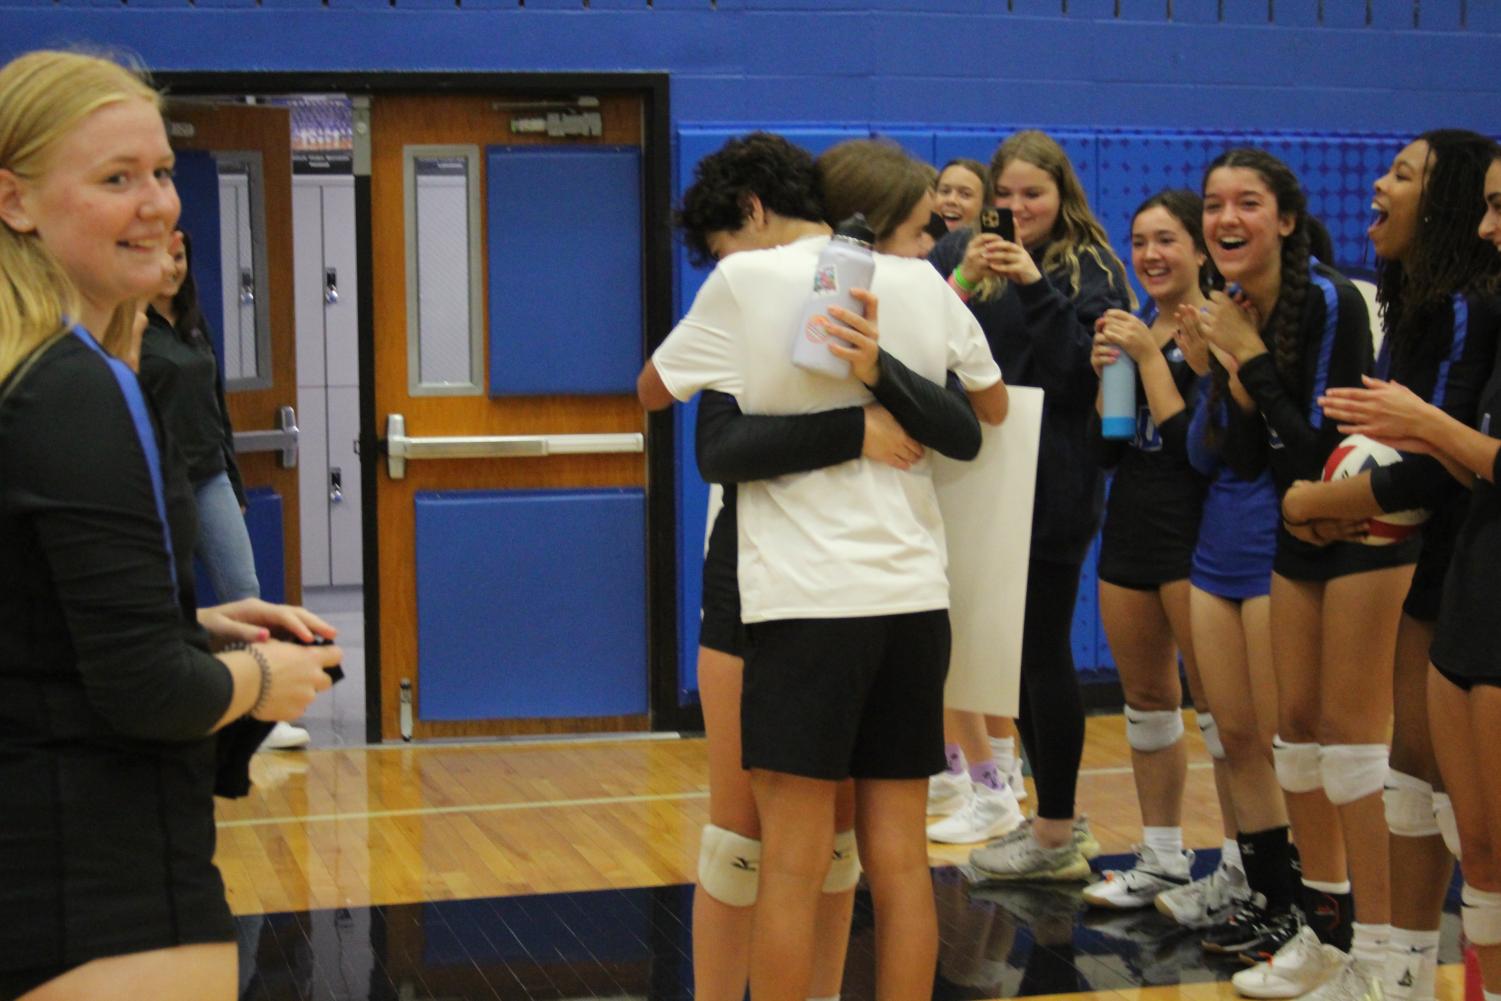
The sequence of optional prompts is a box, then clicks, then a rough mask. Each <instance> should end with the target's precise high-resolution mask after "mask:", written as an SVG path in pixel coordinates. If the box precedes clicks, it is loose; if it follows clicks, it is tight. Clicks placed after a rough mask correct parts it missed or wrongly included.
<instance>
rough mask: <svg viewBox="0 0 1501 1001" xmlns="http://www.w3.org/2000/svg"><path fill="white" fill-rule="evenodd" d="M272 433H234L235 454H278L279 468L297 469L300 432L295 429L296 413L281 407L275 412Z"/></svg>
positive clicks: (288, 408)
mask: <svg viewBox="0 0 1501 1001" xmlns="http://www.w3.org/2000/svg"><path fill="white" fill-rule="evenodd" d="M276 423H277V428H276V430H274V431H236V432H235V452H236V453H247V452H280V453H281V468H283V469H296V468H297V442H298V439H299V438H300V437H301V436H302V432H301V431H300V430H298V427H297V411H295V410H293V409H292V408H291V407H282V408H281V409H279V410H278V411H277V412H276Z"/></svg>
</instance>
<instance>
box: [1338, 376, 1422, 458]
mask: <svg viewBox="0 0 1501 1001" xmlns="http://www.w3.org/2000/svg"><path fill="white" fill-rule="evenodd" d="M1364 382H1365V386H1366V388H1365V389H1356V388H1354V387H1345V386H1341V387H1337V388H1334V389H1330V390H1328V391H1327V392H1325V393H1324V395H1323V396H1320V397H1319V400H1318V403H1319V407H1320V408H1321V409H1322V410H1323V411H1324V416H1325V417H1329V418H1332V419H1334V420H1335V421H1337V422H1338V423H1339V430H1340V432H1341V433H1343V434H1363V435H1365V436H1366V437H1368V438H1374V439H1376V440H1377V441H1379V442H1381V443H1382V444H1384V445H1390V446H1391V447H1392V448H1396V449H1400V450H1402V451H1404V452H1432V451H1433V446H1432V445H1431V444H1430V443H1429V439H1428V437H1427V434H1428V429H1429V427H1430V422H1431V421H1432V420H1433V419H1434V417H1435V416H1440V415H1442V411H1440V410H1439V409H1438V408H1437V407H1435V406H1433V405H1432V404H1431V403H1428V402H1426V401H1425V400H1424V399H1423V398H1422V397H1420V396H1418V394H1416V393H1414V392H1413V391H1412V390H1410V389H1408V388H1407V387H1406V386H1404V385H1402V384H1401V383H1399V382H1386V381H1383V380H1381V379H1373V378H1371V377H1370V376H1365V377H1364Z"/></svg>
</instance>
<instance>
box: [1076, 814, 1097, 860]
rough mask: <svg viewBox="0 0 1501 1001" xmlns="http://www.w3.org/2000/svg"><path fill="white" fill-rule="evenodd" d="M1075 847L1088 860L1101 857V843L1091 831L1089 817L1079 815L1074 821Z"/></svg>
mask: <svg viewBox="0 0 1501 1001" xmlns="http://www.w3.org/2000/svg"><path fill="white" fill-rule="evenodd" d="M1074 847H1075V848H1077V849H1079V854H1080V855H1083V856H1084V858H1085V859H1086V860H1088V859H1095V858H1099V857H1100V843H1099V842H1098V841H1096V840H1095V839H1094V832H1093V831H1091V830H1090V829H1089V815H1088V814H1085V813H1081V814H1079V817H1078V819H1077V820H1075V821H1074Z"/></svg>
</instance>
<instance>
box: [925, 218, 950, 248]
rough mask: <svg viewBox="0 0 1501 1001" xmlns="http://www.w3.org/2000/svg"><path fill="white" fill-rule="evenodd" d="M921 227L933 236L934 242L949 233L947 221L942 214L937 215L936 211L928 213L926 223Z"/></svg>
mask: <svg viewBox="0 0 1501 1001" xmlns="http://www.w3.org/2000/svg"><path fill="white" fill-rule="evenodd" d="M923 229H924V230H926V231H927V234H928V235H929V236H931V237H932V238H933V240H934V242H937V241H938V240H942V239H943V238H944V237H946V236H948V235H949V225H948V223H946V222H944V221H943V216H941V215H939V214H938V213H937V212H931V213H929V214H928V224H927V225H926V226H924V227H923Z"/></svg>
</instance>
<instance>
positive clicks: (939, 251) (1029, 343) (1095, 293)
mask: <svg viewBox="0 0 1501 1001" xmlns="http://www.w3.org/2000/svg"><path fill="white" fill-rule="evenodd" d="M970 235H971V234H970V231H969V230H967V229H959V230H955V231H954V232H952V233H950V234H949V235H948V236H946V237H944V238H943V239H942V240H941V241H939V243H938V246H936V247H934V248H933V252H932V253H931V254H930V255H929V257H928V259H929V260H930V261H931V262H932V263H933V266H934V267H936V268H937V269H938V272H939V274H942V275H944V276H945V277H947V276H948V275H949V274H951V273H952V272H953V270H954V268H955V267H957V266H958V265H959V264H960V263H961V262H962V261H963V260H964V251H965V248H966V247H968V246H969V240H970ZM1101 253H1102V254H1103V251H1101ZM1041 256H1042V255H1041V254H1038V255H1037V257H1038V259H1039V260H1040V259H1041ZM1105 259H1107V260H1108V259H1109V258H1105ZM1127 287H1128V286H1127V285H1126V276H1125V274H1124V273H1123V272H1121V271H1119V270H1116V269H1115V268H1113V267H1112V268H1109V269H1107V268H1106V267H1105V266H1104V265H1102V264H1101V263H1100V261H1099V260H1097V259H1096V258H1095V256H1094V255H1093V254H1091V253H1081V254H1080V255H1079V282H1078V291H1077V292H1072V293H1071V288H1072V286H1071V280H1070V277H1069V274H1068V270H1067V268H1064V267H1059V268H1057V269H1054V270H1052V271H1049V272H1047V273H1045V274H1044V275H1043V277H1042V280H1041V281H1038V282H1036V283H1034V284H1032V285H1027V286H1019V285H1017V284H1016V283H1015V282H1011V283H1008V284H1007V286H1006V289H1005V291H1004V292H1002V293H1001V294H1000V295H999V296H996V297H995V298H994V299H991V300H989V301H982V300H980V299H978V298H971V299H970V300H969V308H970V311H971V312H973V313H974V315H975V318H976V319H978V320H979V321H980V326H981V328H982V329H983V330H984V331H985V339H986V340H987V341H989V342H990V351H991V354H993V355H994V356H995V360H996V363H997V364H999V365H1000V366H1001V371H1002V372H1003V373H1005V378H1006V384H1007V385H1009V386H1036V387H1038V388H1040V389H1041V390H1042V391H1043V393H1044V396H1043V404H1042V435H1041V439H1040V441H1039V444H1038V456H1037V488H1036V499H1035V501H1034V503H1033V506H1032V554H1031V558H1032V559H1034V560H1042V561H1045V562H1052V563H1080V562H1082V561H1083V560H1084V555H1085V553H1086V551H1087V550H1088V549H1089V544H1090V541H1091V540H1092V539H1093V538H1094V534H1095V530H1096V528H1097V527H1098V526H1099V524H1100V513H1101V511H1102V510H1103V508H1104V477H1103V476H1102V475H1101V473H1100V469H1099V463H1098V461H1097V452H1096V448H1095V441H1096V437H1097V435H1098V431H1097V421H1098V417H1097V415H1096V414H1095V409H1094V401H1095V393H1096V391H1097V389H1098V387H1099V379H1098V378H1097V377H1096V376H1095V374H1094V369H1093V368H1092V367H1090V364H1089V354H1090V351H1091V349H1092V346H1093V344H1094V322H1095V320H1097V319H1099V317H1100V316H1101V315H1103V314H1104V313H1105V311H1106V310H1109V309H1129V308H1130V295H1129V294H1128V293H1127V291H1126V289H1127Z"/></svg>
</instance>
